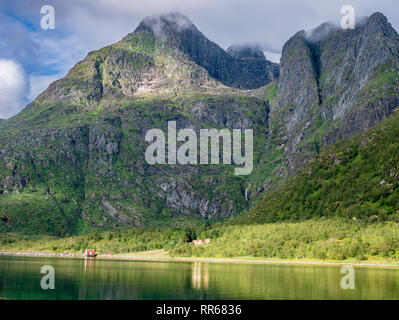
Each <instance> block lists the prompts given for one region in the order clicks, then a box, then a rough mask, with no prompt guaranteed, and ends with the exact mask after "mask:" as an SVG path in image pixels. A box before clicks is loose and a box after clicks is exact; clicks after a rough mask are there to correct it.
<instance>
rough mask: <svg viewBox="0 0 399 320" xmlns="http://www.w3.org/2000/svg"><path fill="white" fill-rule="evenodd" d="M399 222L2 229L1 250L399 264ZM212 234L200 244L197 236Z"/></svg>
mask: <svg viewBox="0 0 399 320" xmlns="http://www.w3.org/2000/svg"><path fill="white" fill-rule="evenodd" d="M398 230H399V223H397V222H394V221H382V222H372V223H368V222H367V223H366V222H359V221H353V220H348V219H343V218H328V219H327V218H321V219H312V220H307V221H301V222H279V223H271V224H252V225H242V224H240V225H234V224H222V223H220V224H215V225H212V226H210V225H202V226H198V228H189V229H187V228H186V229H184V228H174V229H172V228H157V229H138V228H136V229H129V230H122V231H115V232H105V233H94V234H88V235H80V236H72V237H67V238H55V237H49V236H26V235H19V234H3V235H0V251H7V252H37V253H56V254H64V253H65V254H82V253H83V252H84V250H85V249H87V248H91V249H94V250H96V252H97V253H98V254H99V255H105V256H108V254H109V253H112V254H111V255H110V256H113V257H115V258H116V257H123V258H135V259H137V258H150V259H152V258H163V259H165V258H184V259H187V258H193V259H216V260H217V259H219V260H221V259H223V260H248V261H251V260H252V261H253V260H264V261H283V262H284V261H297V262H322V263H323V262H331V263H362V264H363V263H366V264H387V265H396V264H397V261H398V258H399V232H398ZM193 238H194V239H195V238H197V239H204V238H210V239H211V242H210V243H209V244H206V245H202V246H195V245H194V244H193V243H192V242H191V240H192V239H193Z"/></svg>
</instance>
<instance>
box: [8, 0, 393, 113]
mask: <svg viewBox="0 0 399 320" xmlns="http://www.w3.org/2000/svg"><path fill="white" fill-rule="evenodd" d="M397 1H398V0H272V1H271V0H145V1H144V0H0V118H9V117H11V116H13V115H15V114H17V113H18V112H19V111H20V110H22V109H23V108H24V107H25V106H26V105H27V104H28V103H29V102H31V101H33V100H34V99H35V98H36V97H37V96H38V95H39V94H40V93H41V92H42V91H44V90H45V89H46V88H47V87H48V85H49V84H50V83H51V82H53V81H55V80H57V79H60V78H62V77H63V76H65V75H66V73H67V72H68V70H69V69H70V68H71V67H72V66H73V65H74V64H76V63H77V62H78V61H80V60H82V59H83V58H84V57H85V56H86V55H87V53H88V52H90V51H92V50H96V49H99V48H102V47H104V46H107V45H109V44H111V43H114V42H116V41H119V40H120V39H121V38H123V37H124V36H125V35H126V34H128V33H129V32H132V31H133V30H134V29H135V28H136V26H137V25H138V23H139V22H140V21H141V20H142V19H143V18H144V17H146V16H150V15H156V14H162V13H169V12H172V11H178V12H181V13H182V14H185V15H187V16H188V17H189V18H190V19H191V21H192V22H193V23H194V24H195V25H196V26H197V28H198V29H199V30H200V31H201V32H202V33H203V34H204V35H205V36H207V37H208V38H209V39H210V40H212V41H214V42H216V43H217V44H219V45H220V46H221V47H222V48H224V49H226V48H227V47H228V46H230V45H231V44H243V43H255V42H256V43H259V44H260V45H261V46H262V47H263V49H264V51H265V53H266V57H267V58H268V59H270V60H272V61H277V62H278V61H279V57H280V54H281V49H282V46H283V44H284V43H285V42H286V41H287V40H288V39H289V38H290V37H291V36H292V35H294V34H295V33H296V32H297V31H299V30H302V29H304V30H311V29H313V28H315V27H317V26H318V25H320V24H321V23H323V22H326V21H332V22H335V23H337V24H338V23H339V21H340V20H341V17H342V14H341V13H340V10H341V7H342V6H344V5H352V6H353V7H354V8H355V12H356V15H357V16H359V17H361V16H369V15H370V14H372V13H373V12H376V11H379V12H382V13H383V14H385V15H386V16H387V18H388V20H389V21H390V23H391V24H392V25H393V27H394V28H395V29H396V30H399V9H398V8H399V6H398V3H397ZM45 5H51V6H53V8H54V17H55V20H54V21H55V25H54V27H55V29H46V30H44V29H42V27H41V20H42V18H43V17H44V16H45V13H41V8H42V7H43V6H45Z"/></svg>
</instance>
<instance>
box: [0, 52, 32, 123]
mask: <svg viewBox="0 0 399 320" xmlns="http://www.w3.org/2000/svg"><path fill="white" fill-rule="evenodd" d="M28 93H29V85H28V81H27V77H26V74H25V71H24V69H23V68H22V67H21V65H20V64H18V63H16V62H15V61H13V60H9V59H0V118H9V117H11V116H13V115H15V114H17V113H18V112H19V111H20V110H22V109H23V107H24V106H25V104H26V98H27V95H28Z"/></svg>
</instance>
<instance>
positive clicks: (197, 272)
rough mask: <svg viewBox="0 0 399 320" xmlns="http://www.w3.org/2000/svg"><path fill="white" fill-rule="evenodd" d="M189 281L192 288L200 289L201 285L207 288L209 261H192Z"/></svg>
mask: <svg viewBox="0 0 399 320" xmlns="http://www.w3.org/2000/svg"><path fill="white" fill-rule="evenodd" d="M201 271H202V272H201ZM191 283H192V287H193V288H194V289H201V285H203V288H204V289H205V290H207V289H208V288H209V263H202V262H195V263H194V267H193V273H192V277H191Z"/></svg>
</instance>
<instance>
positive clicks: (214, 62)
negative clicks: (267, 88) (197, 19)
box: [134, 13, 279, 89]
mask: <svg viewBox="0 0 399 320" xmlns="http://www.w3.org/2000/svg"><path fill="white" fill-rule="evenodd" d="M134 33H136V34H139V33H147V34H154V35H156V36H157V38H158V39H159V40H160V41H162V42H163V43H164V44H165V45H166V46H170V47H172V48H177V49H179V50H181V51H183V52H185V53H186V54H187V55H189V56H190V58H191V59H192V60H193V61H194V62H195V63H196V64H198V65H199V66H201V67H203V68H205V69H206V70H207V71H208V72H209V74H210V75H211V76H212V77H214V78H216V79H218V80H219V81H221V82H222V83H223V84H225V85H228V86H232V87H236V88H241V89H254V88H259V87H261V86H264V85H266V84H268V83H270V82H271V81H273V80H275V79H276V78H277V77H278V72H279V69H278V65H277V64H275V63H272V62H270V61H268V60H266V59H259V60H256V61H253V60H252V61H247V60H242V59H236V58H235V57H233V56H230V55H229V54H228V53H227V52H226V51H224V50H223V49H222V48H220V47H219V46H218V45H217V44H215V43H214V42H212V41H210V40H208V39H207V38H206V37H205V36H204V35H203V34H202V33H201V32H200V31H198V29H197V28H196V27H195V25H194V24H193V23H192V22H191V21H190V20H189V19H188V18H187V17H185V16H183V15H181V14H179V13H172V14H168V15H162V16H155V17H149V18H146V19H144V20H143V21H142V22H141V23H140V24H139V26H138V27H137V29H136V30H135V31H134Z"/></svg>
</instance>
